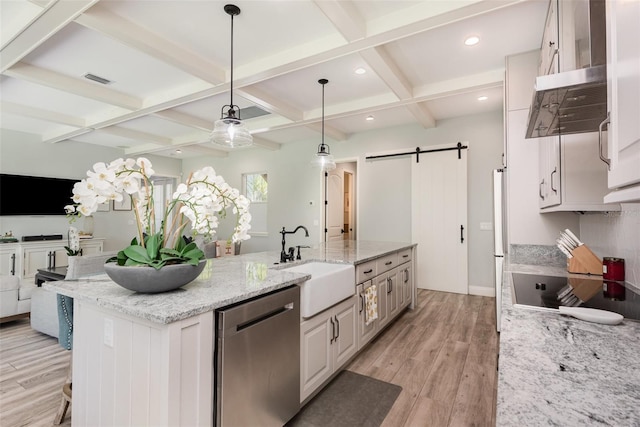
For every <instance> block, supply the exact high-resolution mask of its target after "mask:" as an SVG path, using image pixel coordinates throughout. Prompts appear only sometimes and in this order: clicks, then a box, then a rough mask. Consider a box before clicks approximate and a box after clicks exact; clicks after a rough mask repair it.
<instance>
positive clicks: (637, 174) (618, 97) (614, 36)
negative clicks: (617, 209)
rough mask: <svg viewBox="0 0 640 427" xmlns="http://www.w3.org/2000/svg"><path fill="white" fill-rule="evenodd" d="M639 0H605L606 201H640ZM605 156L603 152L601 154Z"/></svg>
mask: <svg viewBox="0 0 640 427" xmlns="http://www.w3.org/2000/svg"><path fill="white" fill-rule="evenodd" d="M639 23H640V2H639V1H614V0H610V1H607V86H608V87H607V94H608V96H607V98H608V99H607V106H608V109H609V118H610V122H609V131H608V135H607V136H608V144H607V145H608V147H607V154H606V157H607V158H606V159H605V160H606V161H607V162H609V171H608V186H609V189H611V190H612V191H611V192H610V193H609V194H607V195H606V197H605V198H604V200H605V202H638V201H640V44H639V43H638V40H640V25H639ZM603 157H604V154H603Z"/></svg>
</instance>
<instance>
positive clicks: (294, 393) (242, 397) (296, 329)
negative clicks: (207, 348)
mask: <svg viewBox="0 0 640 427" xmlns="http://www.w3.org/2000/svg"><path fill="white" fill-rule="evenodd" d="M216 331H217V334H218V336H217V340H216V356H215V357H216V374H215V377H216V381H215V399H216V404H215V408H216V414H214V415H215V420H216V425H217V426H225V427H226V426H232V427H244V426H261V427H264V426H282V425H284V424H285V423H286V422H287V421H289V419H291V418H292V417H293V416H294V415H295V414H296V413H297V412H298V411H299V410H300V288H299V287H298V286H292V287H289V288H286V289H284V290H282V291H276V292H274V293H271V294H268V295H266V296H262V297H259V298H257V299H254V300H251V301H248V302H245V303H241V304H239V305H235V306H232V307H229V308H224V309H220V310H217V311H216Z"/></svg>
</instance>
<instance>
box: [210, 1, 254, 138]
mask: <svg viewBox="0 0 640 427" xmlns="http://www.w3.org/2000/svg"><path fill="white" fill-rule="evenodd" d="M224 11H225V12H226V13H227V14H228V15H229V16H231V89H230V93H231V102H230V103H229V105H224V106H223V107H222V111H221V112H220V120H216V122H215V123H214V127H213V132H211V141H212V142H213V143H214V144H218V145H222V146H224V147H228V148H234V147H245V146H248V145H251V144H253V137H252V136H251V134H250V133H249V131H248V130H247V128H246V127H245V126H244V124H243V123H242V120H241V119H240V107H238V106H237V105H235V104H234V103H233V17H234V16H236V15H240V8H239V7H238V6H236V5H234V4H227V5H225V6H224Z"/></svg>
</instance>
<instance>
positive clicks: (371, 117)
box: [365, 116, 375, 122]
mask: <svg viewBox="0 0 640 427" xmlns="http://www.w3.org/2000/svg"><path fill="white" fill-rule="evenodd" d="M374 118H375V117H373V116H367V118H366V119H365V120H366V121H368V122H372V121H373V119H374Z"/></svg>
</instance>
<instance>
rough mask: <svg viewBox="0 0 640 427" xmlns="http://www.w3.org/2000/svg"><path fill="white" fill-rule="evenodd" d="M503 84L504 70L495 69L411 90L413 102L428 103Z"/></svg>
mask: <svg viewBox="0 0 640 427" xmlns="http://www.w3.org/2000/svg"><path fill="white" fill-rule="evenodd" d="M503 84H504V69H497V70H492V71H487V72H484V73H478V74H473V75H469V76H464V77H460V78H457V79H450V80H442V81H439V82H434V83H430V84H427V85H423V86H420V87H416V88H414V90H413V101H415V102H422V101H429V100H431V99H438V98H442V97H445V96H451V95H456V94H459V93H468V92H473V91H476V90H481V89H490V88H495V87H500V86H502V85H503Z"/></svg>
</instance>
